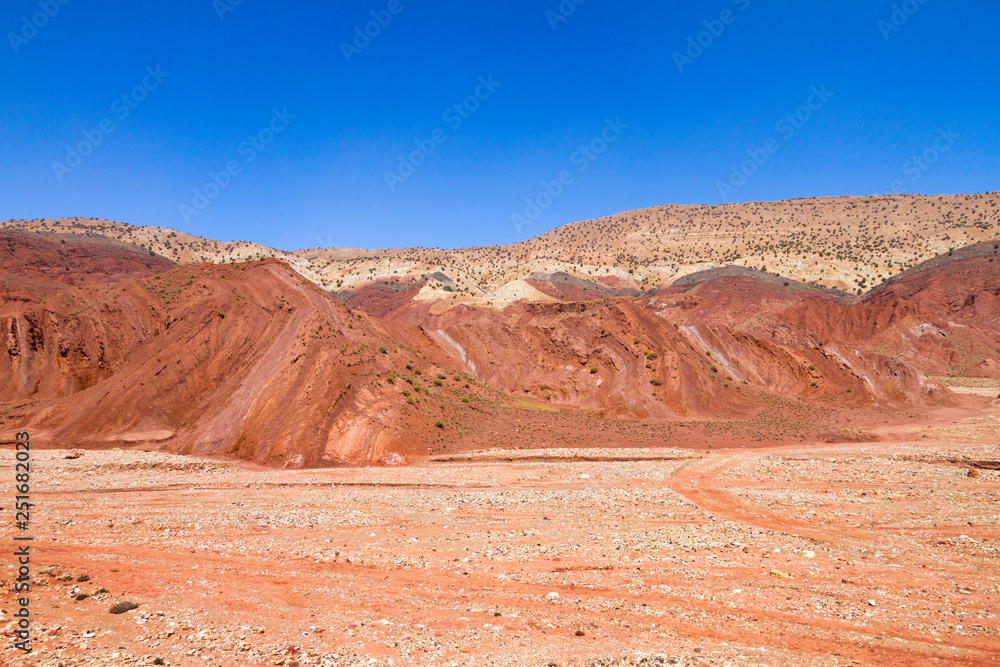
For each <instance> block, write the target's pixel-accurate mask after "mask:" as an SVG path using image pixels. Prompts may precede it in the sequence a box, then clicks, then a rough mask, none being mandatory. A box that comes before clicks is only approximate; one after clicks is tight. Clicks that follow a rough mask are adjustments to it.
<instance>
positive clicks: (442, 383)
mask: <svg viewBox="0 0 1000 667" xmlns="http://www.w3.org/2000/svg"><path fill="white" fill-rule="evenodd" d="M442 385H444V382H442V381H441V380H434V386H435V387H440V386H442Z"/></svg>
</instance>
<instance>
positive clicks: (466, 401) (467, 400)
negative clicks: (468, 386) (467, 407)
mask: <svg viewBox="0 0 1000 667" xmlns="http://www.w3.org/2000/svg"><path fill="white" fill-rule="evenodd" d="M462 402H463V403H472V399H471V398H469V397H468V396H466V397H465V398H463V399H462Z"/></svg>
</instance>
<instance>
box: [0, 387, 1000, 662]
mask: <svg viewBox="0 0 1000 667" xmlns="http://www.w3.org/2000/svg"><path fill="white" fill-rule="evenodd" d="M982 391H983V392H995V391H996V389H995V388H989V389H986V390H982ZM980 393H982V392H980ZM955 416H956V419H954V420H952V419H946V420H938V421H939V423H938V424H937V425H932V426H925V427H921V428H916V429H914V430H913V431H911V432H909V433H906V434H902V435H905V436H908V437H909V440H905V439H904V440H903V441H893V440H894V438H886V441H885V442H871V443H861V444H858V443H854V444H809V445H803V446H795V447H787V446H786V447H780V448H763V449H721V450H720V449H713V450H711V451H700V450H693V449H586V450H569V449H549V450H523V449H517V450H515V449H509V450H499V451H498V450H490V451H486V452H482V453H470V454H459V455H449V456H440V457H436V458H435V457H432V458H429V459H426V460H424V461H422V462H419V463H416V464H415V465H410V466H403V467H395V468H391V467H390V468H385V467H379V468H338V469H326V470H273V469H264V468H252V467H250V466H249V465H248V464H241V463H233V462H225V461H218V460H207V459H198V458H191V457H181V456H176V455H173V454H167V453H159V452H149V453H146V452H139V451H128V450H120V449H116V450H106V451H87V452H82V455H81V456H79V457H78V458H67V456H76V454H78V453H80V452H76V453H72V452H70V451H68V450H42V451H37V452H34V453H33V456H34V463H35V470H36V472H35V474H34V477H35V478H36V487H37V491H36V493H35V496H34V498H33V502H34V503H35V507H34V512H35V519H34V522H35V525H36V526H37V531H36V532H37V541H36V543H35V546H34V549H35V554H36V555H35V560H36V563H37V565H36V568H37V569H36V571H35V573H34V575H33V576H34V584H35V586H34V588H33V595H34V600H33V602H32V604H33V606H34V609H35V612H36V617H35V624H36V625H35V632H36V635H35V636H36V641H37V647H36V650H35V651H34V652H33V653H32V654H30V655H27V656H25V655H23V654H21V653H20V652H18V651H14V650H12V649H11V643H10V642H9V641H6V640H5V641H4V646H3V653H2V654H0V664H4V665H11V666H12V667H13V666H26V665H46V666H52V667H55V666H56V665H64V666H65V667H70V666H76V665H150V664H160V663H154V660H155V659H157V658H161V659H162V661H163V663H164V664H168V665H217V666H227V667H228V666H230V665H286V666H292V665H301V666H304V665H376V664H377V665H390V664H395V665H405V664H418V665H559V666H568V665H639V664H647V665H661V664H662V665H851V664H885V665H935V664H940V665H990V664H997V663H998V662H1000V559H998V553H1000V515H998V511H1000V510H998V508H1000V486H998V481H1000V471H998V468H1000V461H998V459H1000V451H998V448H997V443H996V434H997V432H998V430H1000V409H997V407H996V402H994V409H993V410H992V411H991V412H990V411H988V412H985V413H980V414H978V415H965V416H959V415H957V414H956V415H955ZM897 435H898V434H897ZM0 458H2V461H0V466H2V467H4V468H5V469H6V468H8V467H9V466H10V464H12V458H13V453H12V452H11V451H10V450H5V451H4V452H3V454H2V457H0ZM5 509H6V508H5ZM3 530H4V533H5V534H4V541H5V543H9V541H8V538H9V537H10V530H9V528H8V526H7V524H6V523H5V524H4V529H3ZM4 567H5V570H4V571H3V572H2V573H0V578H2V579H5V580H6V579H10V578H11V577H12V575H11V574H10V573H11V572H13V570H12V569H11V568H12V566H8V565H6V564H5V565H4ZM81 579H86V581H81ZM9 583H10V582H9V581H4V582H3V586H2V587H3V590H4V591H5V593H4V595H5V597H4V599H3V601H2V604H3V608H4V616H3V617H0V619H2V621H3V625H4V626H6V625H7V624H8V621H9V620H10V616H9V614H10V610H11V607H10V603H11V602H12V600H11V596H10V595H9V594H8V593H7V591H8V590H9V586H8V584H9ZM105 589H106V590H105ZM99 591H104V592H99ZM80 594H86V595H88V596H89V597H85V598H83V599H80V600H79V601H77V600H76V599H75V598H76V597H77V596H79V595H80ZM122 600H132V601H135V602H137V603H138V604H139V606H138V608H136V609H134V610H132V611H129V612H127V613H125V614H121V615H111V614H109V613H108V609H109V607H110V606H111V605H112V604H114V603H115V602H118V601H122Z"/></svg>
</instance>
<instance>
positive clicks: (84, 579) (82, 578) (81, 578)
mask: <svg viewBox="0 0 1000 667" xmlns="http://www.w3.org/2000/svg"><path fill="white" fill-rule="evenodd" d="M76 580H77V581H79V582H80V583H84V582H87V581H90V575H89V574H81V575H80V576H79V577H77V578H76Z"/></svg>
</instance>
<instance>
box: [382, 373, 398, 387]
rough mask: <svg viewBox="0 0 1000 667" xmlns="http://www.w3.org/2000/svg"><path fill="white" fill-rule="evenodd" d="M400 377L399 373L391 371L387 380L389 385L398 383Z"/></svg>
mask: <svg viewBox="0 0 1000 667" xmlns="http://www.w3.org/2000/svg"><path fill="white" fill-rule="evenodd" d="M398 377H399V373H397V372H396V371H389V375H388V376H387V377H386V378H385V379H386V381H387V382H388V383H389V384H393V383H395V382H396V378H398Z"/></svg>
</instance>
